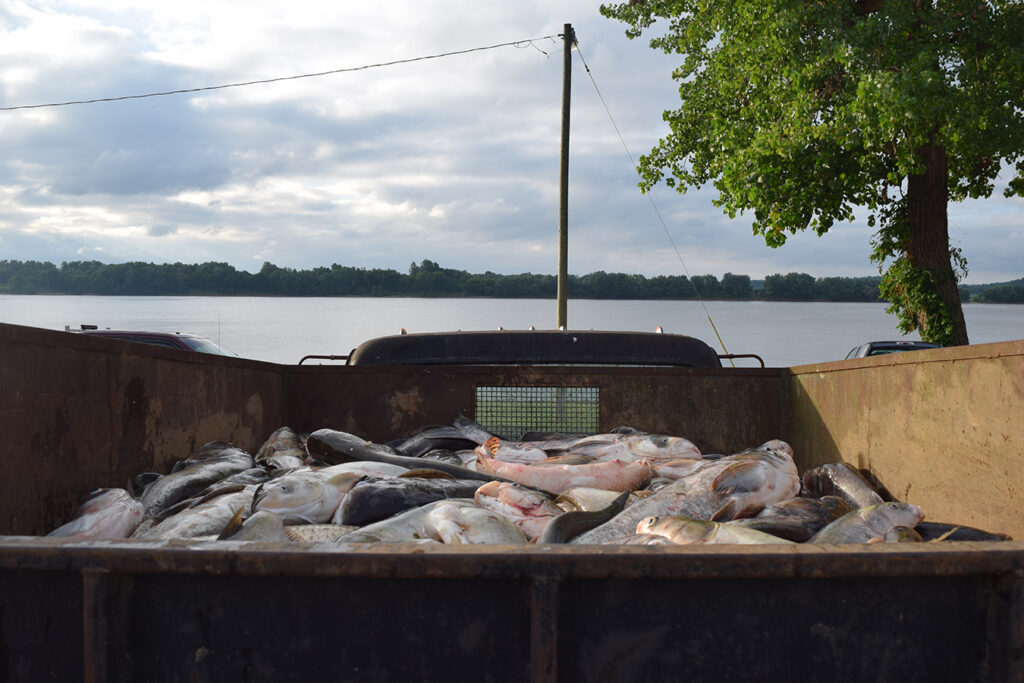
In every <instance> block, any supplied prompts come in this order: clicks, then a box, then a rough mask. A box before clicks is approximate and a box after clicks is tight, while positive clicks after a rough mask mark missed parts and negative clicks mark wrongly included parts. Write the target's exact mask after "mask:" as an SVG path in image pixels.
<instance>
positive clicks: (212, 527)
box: [136, 484, 257, 539]
mask: <svg viewBox="0 0 1024 683" xmlns="http://www.w3.org/2000/svg"><path fill="white" fill-rule="evenodd" d="M256 488H257V487H256V485H255V484H249V485H248V486H244V487H242V488H241V489H237V488H236V489H232V490H231V492H230V493H223V494H213V495H211V496H210V497H209V498H208V499H207V500H203V501H201V502H199V503H197V504H196V505H195V506H193V507H190V508H187V509H185V510H182V511H181V512H178V513H177V514H174V515H172V516H170V517H168V518H167V519H165V520H163V521H162V522H160V523H159V524H156V525H155V526H153V527H151V528H150V529H148V530H146V531H144V532H142V533H140V534H137V535H136V537H137V538H150V539H153V538H161V539H169V538H197V537H200V536H211V535H212V536H217V535H218V534H220V533H222V532H223V531H224V528H225V527H226V526H227V525H228V523H229V522H230V521H231V519H232V518H233V517H234V516H235V514H236V513H237V512H238V510H239V508H241V509H243V510H244V509H245V508H247V507H248V506H249V504H250V503H251V502H252V497H253V494H254V493H255V492H256Z"/></svg>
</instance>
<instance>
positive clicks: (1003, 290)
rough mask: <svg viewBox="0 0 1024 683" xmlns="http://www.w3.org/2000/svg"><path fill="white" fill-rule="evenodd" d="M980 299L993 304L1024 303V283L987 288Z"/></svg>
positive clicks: (979, 296)
mask: <svg viewBox="0 0 1024 683" xmlns="http://www.w3.org/2000/svg"><path fill="white" fill-rule="evenodd" d="M977 300H978V301H981V302H985V303H993V304H1024V285H1000V286H998V287H991V288H989V289H986V290H985V291H983V292H982V293H981V294H979V295H978V299H977Z"/></svg>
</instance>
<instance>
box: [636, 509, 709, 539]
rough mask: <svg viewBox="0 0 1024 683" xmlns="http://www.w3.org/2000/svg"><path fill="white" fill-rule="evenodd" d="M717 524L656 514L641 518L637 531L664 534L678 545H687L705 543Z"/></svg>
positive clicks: (638, 532) (639, 532)
mask: <svg viewBox="0 0 1024 683" xmlns="http://www.w3.org/2000/svg"><path fill="white" fill-rule="evenodd" d="M715 526H716V525H715V523H714V522H708V521H705V520H702V519H692V518H690V517H682V516H671V515H670V516H659V515H654V516H651V517H646V518H644V519H642V520H640V522H639V523H638V524H637V525H636V533H637V534H641V535H643V534H650V535H655V536H664V537H665V538H668V539H671V540H672V542H673V543H676V544H678V545H687V544H690V543H703V542H704V541H705V539H706V538H707V537H708V536H710V535H712V534H713V532H714V529H715Z"/></svg>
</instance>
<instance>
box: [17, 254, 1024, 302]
mask: <svg viewBox="0 0 1024 683" xmlns="http://www.w3.org/2000/svg"><path fill="white" fill-rule="evenodd" d="M878 283H879V278H877V277H861V278H840V277H826V278H814V277H812V276H810V275H807V274H806V273H789V274H787V275H769V276H768V277H766V278H765V279H764V281H763V283H761V286H760V287H755V286H754V285H753V284H752V283H751V280H750V277H748V276H746V275H736V274H733V273H726V274H725V275H724V276H723V277H722V279H721V280H719V279H718V278H717V277H716V276H714V275H697V276H693V277H691V278H688V277H686V276H682V275H659V276H656V277H650V278H648V277H645V276H643V275H627V274H624V273H606V272H604V271H597V272H595V273H590V274H588V275H581V276H577V275H570V276H569V283H568V288H569V296H570V297H571V298H573V299H696V298H698V292H699V297H700V298H704V299H733V300H753V299H764V300H771V301H879V294H878ZM556 288H557V279H556V277H555V276H554V275H535V274H533V273H521V274H519V275H500V274H498V273H492V272H490V271H487V272H485V273H468V272H466V271H463V270H455V269H452V268H442V267H441V266H440V265H438V264H437V263H436V262H434V261H430V260H424V261H421V262H420V263H413V264H411V265H410V266H409V269H408V272H406V273H401V272H399V271H397V270H393V269H380V268H373V269H367V268H355V267H351V266H341V265H338V264H334V265H332V266H330V267H320V268H313V269H311V270H295V269H293V268H280V267H278V266H275V265H274V264H272V263H264V264H263V267H262V268H261V269H260V271H259V272H258V273H249V272H246V271H240V270H236V269H235V268H234V267H233V266H231V265H229V264H227V263H216V262H208V263H200V264H185V263H173V264H153V263H142V262H132V263H118V264H104V263H100V262H99V261H72V262H64V263H61V265H60V266H56V265H54V264H53V263H50V262H48V261H47V262H40V261H0V292H4V293H10V294H99V295H124V296H189V295H215V296H240V295H247V296H425V297H495V298H509V299H513V298H545V299H546V298H554V297H555V295H556ZM987 291H989V290H986V292H987ZM961 292H962V294H963V295H964V296H965V297H966V296H967V291H966V289H965V288H962V290H961ZM1011 293H1012V292H1011ZM978 299H979V300H982V299H981V296H980V295H979V297H978ZM992 300H996V299H992ZM999 300H1000V301H1004V300H1008V299H999ZM1018 301H1024V298H1022V299H1018Z"/></svg>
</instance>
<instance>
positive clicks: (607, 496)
mask: <svg viewBox="0 0 1024 683" xmlns="http://www.w3.org/2000/svg"><path fill="white" fill-rule="evenodd" d="M621 495H622V494H621V492H619V491H608V490H607V489H595V488H592V487H589V486H574V487H573V488H571V489H566V490H565V491H562V492H561V493H560V494H558V497H557V498H555V505H557V506H558V507H560V508H562V509H563V510H565V511H566V512H569V511H574V510H579V511H581V512H595V511H597V510H604V509H606V508H607V507H608V506H609V505H611V504H612V502H613V501H615V500H617V499H618V498H619V497H620V496H621ZM626 500H627V503H630V502H633V501H635V500H638V498H637V497H636V494H635V493H630V494H629V495H628V496H627V498H626Z"/></svg>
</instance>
